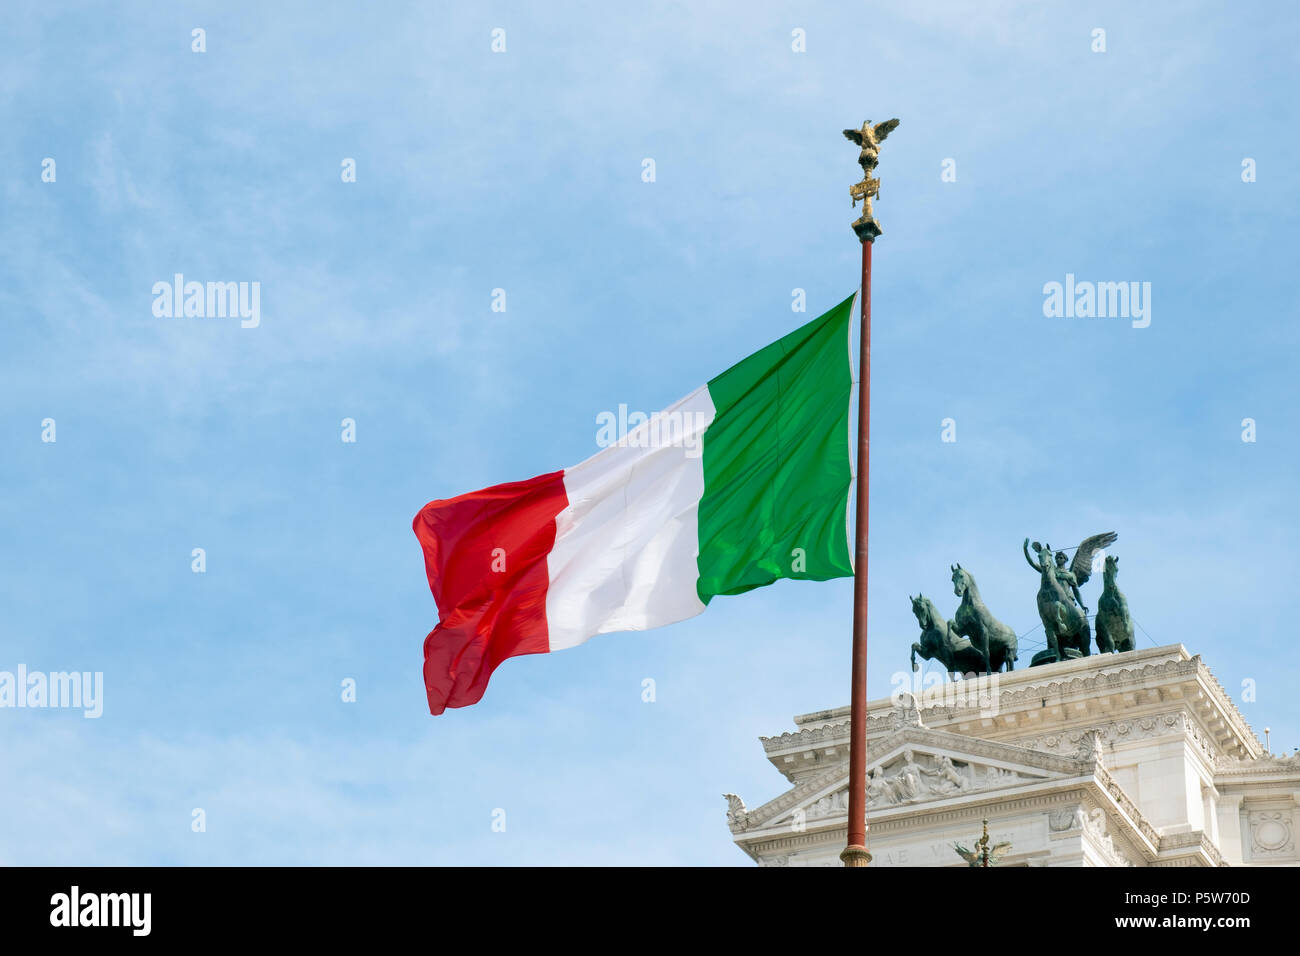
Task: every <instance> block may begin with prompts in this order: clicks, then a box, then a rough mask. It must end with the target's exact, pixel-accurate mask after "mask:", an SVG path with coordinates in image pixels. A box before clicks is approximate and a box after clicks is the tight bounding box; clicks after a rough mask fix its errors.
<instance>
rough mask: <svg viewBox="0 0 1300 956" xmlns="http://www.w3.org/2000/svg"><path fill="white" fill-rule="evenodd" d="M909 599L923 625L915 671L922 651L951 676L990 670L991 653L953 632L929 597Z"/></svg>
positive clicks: (917, 619) (916, 645)
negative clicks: (989, 656)
mask: <svg viewBox="0 0 1300 956" xmlns="http://www.w3.org/2000/svg"><path fill="white" fill-rule="evenodd" d="M910 600H911V602H912V613H913V614H915V615H916V623H917V624H919V625H920V626H921V640H920V642H919V643H915V644H913V645H912V670H914V671H916V670H920V669H921V668H920V665H918V664H917V663H916V655H917V654H920V655H921V656H922V657H923V658H925V659H926V660H928V661H930V660H937V661H939V663H941V664H943V668H944V670H946V671H947V672H948V673H949V674H950V675H958V674H986V673H988V671H989V658H988V654H986V653H985V652H984V651H983V650H981V649H980V648H978V647H976V646H975V645H974V644H972V643H971V642H970V641H969V640H968V639H967V638H964V637H962V636H961V635H960V634H958V633H957V632H956V631H954V630H953V628H952V625H951V624H949V623H948V621H947V620H945V619H944V616H943V615H942V614H940V613H939V611H938V609H937V608H936V607H935V606H934V604H933V603H932V602H931V601H930V599H929V598H927V597H922V596H921V595H920V594H918V595H917V596H916V597H914V598H910Z"/></svg>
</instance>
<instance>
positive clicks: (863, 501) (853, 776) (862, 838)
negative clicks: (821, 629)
mask: <svg viewBox="0 0 1300 956" xmlns="http://www.w3.org/2000/svg"><path fill="white" fill-rule="evenodd" d="M872 245H873V243H872V242H871V240H869V239H868V240H865V241H864V242H863V243H862V294H861V296H860V298H861V300H862V334H861V337H860V340H859V348H858V520H857V532H856V535H855V541H854V561H853V672H852V677H851V683H850V686H849V838H848V845H847V846H846V847H845V848H844V852H843V853H841V854H840V859H841V860H843V861H844V865H845V866H866V865H867V864H868V863H870V862H871V854H870V853H869V852H867V526H868V517H869V504H870V498H871V487H870V485H871V482H870V480H869V475H870V473H871V247H872Z"/></svg>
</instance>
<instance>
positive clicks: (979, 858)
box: [952, 820, 1011, 866]
mask: <svg viewBox="0 0 1300 956" xmlns="http://www.w3.org/2000/svg"><path fill="white" fill-rule="evenodd" d="M952 848H953V849H954V850H956V851H957V855H958V856H959V857H961V858H962V859H963V860H965V861H966V865H967V866H997V864H998V860H1000V859H1001V858H1002V857H1003V856H1005V855H1006V853H1007V851H1008V850H1010V849H1011V844H1010V843H1009V842H1007V841H1006V840H1004V841H1002V842H1001V843H994V844H993V845H992V846H989V822H988V821H987V820H985V821H984V834H983V835H982V836H981V837H980V838H979V839H978V840H976V841H975V849H973V850H968V849H966V848H965V847H964V846H962V845H961V844H960V843H954V844H953V845H952Z"/></svg>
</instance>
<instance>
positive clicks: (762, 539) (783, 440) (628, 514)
mask: <svg viewBox="0 0 1300 956" xmlns="http://www.w3.org/2000/svg"><path fill="white" fill-rule="evenodd" d="M852 305H853V296H850V297H849V298H847V299H845V300H844V301H843V302H841V303H840V304H839V305H837V306H836V307H835V308H833V309H831V310H830V311H829V312H827V313H826V314H825V315H822V316H820V317H819V318H816V319H814V320H813V321H811V322H809V323H808V324H807V325H804V326H802V327H800V328H798V329H796V330H795V331H793V332H791V333H790V334H789V335H786V336H785V337H783V338H781V339H779V340H777V341H776V342H773V343H772V344H771V345H768V346H767V347H766V348H763V349H761V350H760V351H758V352H755V353H754V354H753V355H751V356H749V357H748V358H746V359H744V360H743V361H741V362H739V363H738V364H736V365H734V366H732V367H731V368H730V369H728V370H727V371H725V372H723V373H722V374H721V375H719V376H717V377H716V378H714V379H712V380H711V381H710V382H709V383H708V384H707V385H705V386H703V387H701V388H698V389H696V390H695V391H693V392H691V393H690V394H689V395H687V396H686V397H685V398H683V399H681V400H680V401H678V402H677V403H676V404H674V405H672V406H670V407H669V408H667V409H665V410H664V411H662V412H659V413H657V414H655V415H653V416H651V417H650V419H649V420H648V421H646V422H644V423H642V424H641V425H639V426H638V427H637V428H635V429H633V430H632V431H630V432H628V433H627V434H626V435H625V436H624V437H623V438H621V439H620V440H619V441H618V443H617V444H615V445H611V446H610V447H608V448H605V449H604V450H602V451H600V452H599V453H597V454H596V455H593V456H592V457H591V458H588V459H587V460H586V461H584V462H583V463H582V464H580V465H576V466H574V467H572V468H566V469H564V470H563V471H555V472H551V473H550V474H545V475H539V476H538V477H536V478H532V479H529V480H528V481H519V482H512V483H509V484H503V485H494V486H493V487H491V488H485V489H483V490H482V491H472V492H469V493H468V494H463V495H460V496H458V497H455V498H449V499H446V500H444V501H431V502H429V503H428V504H427V505H425V506H424V507H423V508H421V509H420V513H419V514H417V515H416V516H415V521H414V523H413V528H414V530H415V535H416V537H417V538H418V539H419V541H420V546H421V547H422V548H423V550H424V563H425V570H426V572H427V574H428V577H429V587H430V588H431V589H432V591H433V597H434V600H435V601H436V602H437V604H438V614H439V623H438V626H437V627H436V628H434V630H433V632H432V633H430V634H429V636H428V637H427V638H426V639H425V642H424V683H425V689H426V690H427V692H428V696H429V710H430V711H431V712H432V713H434V714H441V713H442V712H443V710H445V709H446V708H447V707H465V706H467V705H469V704H473V703H476V702H477V701H478V700H479V699H480V698H481V697H482V696H483V692H484V690H485V689H486V688H487V683H488V678H489V677H490V676H491V674H492V672H493V671H494V670H495V669H496V667H497V665H498V664H500V663H501V662H502V661H503V660H505V659H506V658H507V657H514V656H517V655H520V654H542V653H546V652H548V651H556V650H560V649H561V648H566V647H574V646H575V645H577V644H581V643H583V642H584V641H586V640H587V639H588V638H591V637H593V636H594V635H596V634H604V633H608V632H611V631H641V630H646V629H648V628H652V627H660V626H662V625H664V624H672V623H674V622H676V621H682V620H685V619H686V618H689V617H694V616H695V615H696V614H699V613H700V612H701V611H703V610H704V608H705V606H706V605H708V603H709V602H710V601H711V600H712V599H713V598H714V597H715V596H717V595H719V594H741V593H743V592H745V591H749V590H752V589H754V588H757V587H762V586H764V585H766V584H771V583H772V582H773V581H776V580H777V579H778V578H799V579H807V580H813V581H825V580H828V579H830V578H838V577H850V576H852V574H853V569H852V566H851V563H850V557H849V555H850V548H849V531H848V494H849V486H850V483H851V480H852V475H851V471H850V464H849V393H850V389H851V386H852V370H851V367H850V362H849V354H850V347H849V320H850V317H851V315H852Z"/></svg>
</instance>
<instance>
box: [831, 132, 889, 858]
mask: <svg viewBox="0 0 1300 956" xmlns="http://www.w3.org/2000/svg"><path fill="white" fill-rule="evenodd" d="M897 126H898V120H896V119H892V120H887V121H886V122H884V123H878V124H876V125H875V126H872V125H871V124H870V123H863V124H862V128H861V129H856V130H850V129H846V130H845V131H844V136H845V137H846V138H847V139H849V140H850V141H852V142H854V143H857V144H858V145H859V146H860V147H862V151H861V152H860V153H859V154H858V164H859V165H860V166H861V167H862V181H861V182H859V183H856V184H855V185H853V186H851V187H850V188H849V195H850V196H851V197H852V198H853V204H854V205H855V206H856V205H857V201H858V200H859V199H861V200H862V215H861V217H859V218H858V219H857V220H856V221H855V222H854V223H853V231H854V232H855V233H856V234H857V237H858V240H859V242H861V243H862V295H861V300H862V335H861V339H860V344H859V349H858V498H857V507H858V520H857V530H856V533H855V535H854V561H853V669H852V676H851V683H850V685H849V820H848V845H847V846H845V848H844V851H843V852H842V853H841V854H840V859H841V860H843V861H844V865H845V866H866V865H868V864H869V863H870V862H871V854H870V853H869V852H868V851H867V526H868V515H869V510H870V509H869V504H870V497H871V248H872V246H873V245H874V243H875V239H876V237H877V236H879V235H880V233H881V229H880V223H878V222H876V219H875V216H873V215H872V211H871V200H872V198H873V197H874V196H876V195H877V194H878V193H879V192H880V180H878V179H876V178H875V177H873V176H872V173H873V172H874V171H875V168H876V163H877V162H879V160H880V143H881V142H882V141H883V140H884V138H885V137H886V136H888V135H889V134H890V132H892V131H893V130H894V129H895V128H896V127H897Z"/></svg>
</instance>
